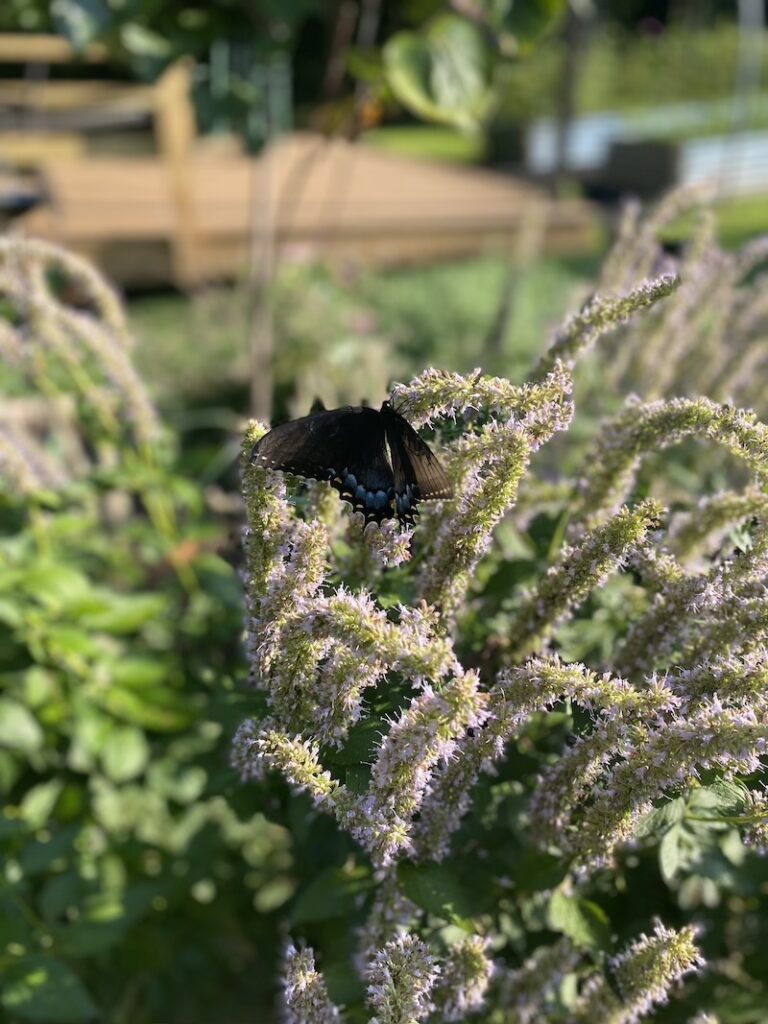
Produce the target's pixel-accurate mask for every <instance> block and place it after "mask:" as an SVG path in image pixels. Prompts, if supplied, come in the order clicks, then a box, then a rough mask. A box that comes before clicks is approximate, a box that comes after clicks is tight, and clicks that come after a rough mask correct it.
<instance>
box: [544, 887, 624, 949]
mask: <svg viewBox="0 0 768 1024" xmlns="http://www.w3.org/2000/svg"><path fill="white" fill-rule="evenodd" d="M547 923H548V925H549V927H550V928H551V929H552V930H553V931H556V932H561V933H562V934H563V935H567V936H568V938H569V939H570V940H571V942H573V944H574V945H575V946H579V947H582V948H586V949H607V948H608V946H609V945H610V940H611V923H610V920H609V919H608V915H607V914H606V913H605V911H604V910H603V908H602V907H601V906H600V905H599V904H597V903H595V902H593V901H592V900H585V899H580V898H579V897H577V896H571V895H568V894H567V893H564V892H563V891H562V890H561V889H556V890H555V892H554V893H553V894H552V899H551V900H550V902H549V907H548V910H547Z"/></svg>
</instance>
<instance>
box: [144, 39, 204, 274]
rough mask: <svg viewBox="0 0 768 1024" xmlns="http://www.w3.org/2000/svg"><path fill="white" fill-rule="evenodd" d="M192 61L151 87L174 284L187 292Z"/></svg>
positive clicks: (194, 239)
mask: <svg viewBox="0 0 768 1024" xmlns="http://www.w3.org/2000/svg"><path fill="white" fill-rule="evenodd" d="M191 83H192V61H191V60H187V59H182V60H178V61H176V62H175V63H173V64H171V66H170V67H169V68H167V69H166V71H165V72H164V73H163V75H162V77H161V78H160V80H159V81H158V83H157V85H156V87H155V124H156V132H157V141H158V148H159V150H160V154H161V156H163V157H164V158H165V162H166V166H167V169H168V175H169V178H170V183H171V195H172V196H173V204H174V208H175V214H176V228H175V231H174V233H173V237H172V240H171V259H172V263H173V275H174V279H175V281H176V283H177V284H178V285H180V286H181V287H182V288H191V287H193V286H194V285H196V284H198V283H199V281H200V267H199V260H198V248H197V245H198V232H197V228H196V223H195V221H196V208H195V195H194V187H193V186H194V183H193V178H192V174H191V161H192V150H193V146H194V141H195V137H196V135H197V125H196V123H195V111H194V107H193V106H192V99H191V97H190V87H191Z"/></svg>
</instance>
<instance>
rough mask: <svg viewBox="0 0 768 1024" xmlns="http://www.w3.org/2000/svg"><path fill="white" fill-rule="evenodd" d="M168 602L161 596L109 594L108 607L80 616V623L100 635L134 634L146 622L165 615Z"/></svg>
mask: <svg viewBox="0 0 768 1024" xmlns="http://www.w3.org/2000/svg"><path fill="white" fill-rule="evenodd" d="M167 611H168V600H167V598H166V597H165V596H164V595H162V594H130V595H124V594H110V595H109V605H108V606H107V607H106V608H103V609H99V610H97V611H94V612H90V613H89V614H85V615H83V616H81V618H80V621H81V622H82V623H83V625H85V626H88V627H89V628H90V629H95V630H98V631H100V632H102V633H113V634H115V635H118V636H120V635H124V634H128V633H135V632H136V631H137V630H138V629H139V628H140V627H141V626H143V625H145V624H146V623H147V622H152V621H153V620H154V619H156V618H159V617H160V616H162V615H164V614H166V613H167Z"/></svg>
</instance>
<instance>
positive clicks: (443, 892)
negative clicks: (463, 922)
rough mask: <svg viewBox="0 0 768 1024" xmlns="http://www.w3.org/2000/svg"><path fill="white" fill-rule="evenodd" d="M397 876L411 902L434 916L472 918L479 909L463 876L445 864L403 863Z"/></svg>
mask: <svg viewBox="0 0 768 1024" xmlns="http://www.w3.org/2000/svg"><path fill="white" fill-rule="evenodd" d="M397 876H398V878H399V880H400V884H401V886H402V889H403V892H404V893H405V895H406V896H407V897H408V899H410V900H413V902H414V903H415V904H416V906H418V907H421V909H422V910H426V911H427V912H428V913H430V914H438V915H439V916H441V917H447V918H449V919H450V918H452V917H453V916H454V915H456V916H458V917H471V916H472V914H473V912H474V911H475V910H476V909H477V908H476V907H475V906H474V905H473V903H472V900H471V898H470V896H469V893H468V892H467V890H466V888H465V886H464V884H463V881H462V879H461V876H460V875H459V874H458V873H456V872H455V871H452V870H451V869H450V867H448V866H447V865H445V864H407V863H406V864H401V865H400V867H399V868H398V871H397Z"/></svg>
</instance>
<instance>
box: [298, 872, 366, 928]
mask: <svg viewBox="0 0 768 1024" xmlns="http://www.w3.org/2000/svg"><path fill="white" fill-rule="evenodd" d="M370 886H371V877H370V874H369V872H368V871H366V870H365V869H364V868H355V869H352V870H349V869H347V868H329V869H327V870H326V871H322V872H321V873H320V874H319V875H316V876H315V878H313V879H312V881H311V882H310V883H309V885H307V886H305V887H304V888H303V889H302V890H301V891H300V892H299V894H298V896H297V897H296V901H295V903H294V904H293V908H292V910H291V922H292V923H293V924H295V925H296V924H307V923H309V922H310V921H328V920H330V919H331V918H334V917H348V916H349V915H350V914H351V913H352V911H353V910H354V908H355V906H356V904H357V902H358V900H359V896H360V893H361V892H365V891H366V890H367V889H369V888H370Z"/></svg>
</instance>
